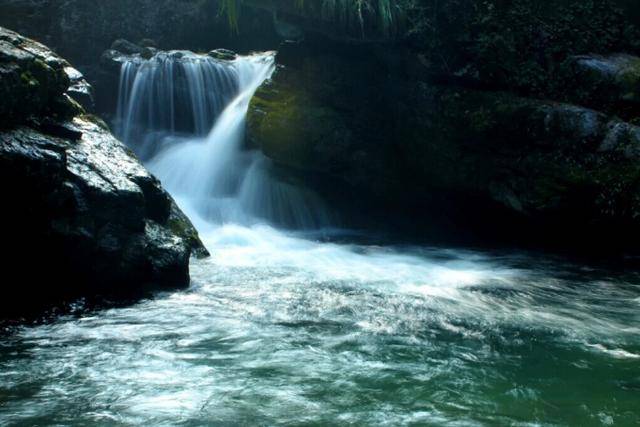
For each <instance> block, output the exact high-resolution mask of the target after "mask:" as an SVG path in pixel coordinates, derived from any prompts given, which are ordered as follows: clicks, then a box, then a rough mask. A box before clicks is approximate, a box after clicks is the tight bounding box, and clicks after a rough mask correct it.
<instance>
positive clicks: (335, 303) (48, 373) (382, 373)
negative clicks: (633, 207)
mask: <svg viewBox="0 0 640 427" xmlns="http://www.w3.org/2000/svg"><path fill="white" fill-rule="evenodd" d="M272 71H273V58H272V56H270V55H266V56H265V55H257V56H253V57H247V58H240V59H238V60H237V61H235V62H233V63H218V62H215V61H212V60H211V59H208V58H204V57H202V56H197V55H193V54H184V53H180V52H178V53H170V54H169V55H167V54H162V55H161V56H158V57H157V58H154V59H152V60H148V61H140V60H138V61H137V62H131V63H127V64H125V65H124V66H123V79H122V84H121V103H120V107H119V114H120V115H121V121H122V122H124V123H125V124H124V125H123V127H122V129H124V130H123V131H122V132H121V133H120V136H121V138H122V139H123V140H124V141H126V142H127V143H128V144H130V146H131V147H132V148H133V149H135V150H137V152H138V154H139V155H140V157H141V158H142V159H143V160H145V162H146V164H147V166H148V167H149V168H150V169H151V170H152V171H153V172H154V173H156V174H157V175H158V176H159V177H160V178H161V180H162V182H163V184H164V185H165V187H166V188H167V189H168V190H169V191H170V192H171V193H172V194H173V195H174V196H175V197H176V199H177V200H178V202H179V204H180V205H181V207H182V208H183V209H184V210H185V212H186V213H187V214H188V215H189V216H190V218H192V220H193V221H194V223H195V225H196V226H197V228H198V229H199V231H200V234H201V236H202V238H203V240H204V242H205V244H206V246H207V247H208V249H209V250H210V252H211V254H212V256H211V258H208V259H204V260H193V261H192V263H191V276H192V284H191V287H190V288H189V289H188V290H183V291H177V292H172V293H161V294H157V295H155V296H154V297H153V298H150V299H146V300H143V301H140V302H137V303H135V304H133V305H130V306H127V307H119V308H112V309H104V310H98V311H91V312H85V313H84V314H81V315H79V316H78V315H76V316H66V317H59V318H57V319H55V320H53V321H51V322H48V323H46V324H41V325H36V326H22V327H20V328H17V329H16V330H14V331H12V332H11V333H10V334H8V335H4V336H1V337H0V425H2V426H4V425H7V426H9V425H11V426H13V425H24V426H33V425H47V426H49V425H55V426H62V425H64V426H94V425H96V426H102V425H114V426H119V425H121V426H127V425H149V426H164V425H167V426H168V425H183V426H205V425H207V426H208V425H214V426H217V425H220V426H227V425H231V426H233V425H246V426H256V425H317V426H324V425H327V426H336V425H371V426H381V425H389V426H397V425H435V426H440V425H441V426H476V425H477V426H485V425H486V426H494V425H512V426H614V425H615V426H635V425H640V273H634V272H626V273H625V272H620V271H608V270H603V269H596V268H590V267H587V266H584V265H580V264H572V263H570V262H567V261H563V260H562V259H557V258H552V257H550V256H546V255H543V254H530V253H529V254H527V253H518V252H513V251H509V252H505V251H486V250H484V251H480V250H468V249H459V248H443V247H430V246H425V245H414V246H411V245H407V244H398V243H395V242H394V240H393V239H390V238H380V237H376V236H373V235H370V234H367V233H364V234H362V233H361V234H358V233H354V232H350V231H348V230H339V229H336V228H335V227H334V228H331V227H329V228H328V225H331V224H335V218H334V216H333V213H332V212H331V209H327V207H326V206H324V205H323V203H322V201H321V200H320V199H319V198H318V197H317V196H316V195H314V194H313V192H311V191H309V190H306V189H303V188H299V187H297V186H296V185H293V184H291V183H290V182H282V181H279V180H278V179H277V178H276V177H274V176H272V175H271V173H270V163H269V161H268V160H267V159H266V158H264V156H262V155H260V154H259V153H255V152H247V151H246V150H244V149H243V148H242V141H243V129H244V118H245V116H246V112H247V108H248V103H249V100H250V99H251V96H252V94H253V92H254V91H255V90H256V89H257V87H258V86H259V85H260V84H261V83H262V81H263V80H264V79H266V78H268V77H269V75H270V73H271V72H272ZM185 82H186V83H185ZM179 88H183V89H184V88H188V94H189V96H190V97H189V98H188V99H185V98H181V97H180V96H181V95H180V93H181V92H179V90H183V89H179ZM221 88H222V89H224V90H222V89H221ZM177 91H178V92H177ZM214 95H215V96H214ZM234 96H235V97H234ZM154 97H158V99H156V98H154ZM167 100H169V101H167ZM225 103H228V105H227V107H226V108H225V109H224V111H222V112H220V113H219V115H218V116H216V112H217V111H218V110H222V108H221V107H220V106H221V105H223V104H225ZM180 105H183V106H184V105H186V106H189V105H191V106H192V107H193V108H192V110H189V108H188V107H184V108H187V112H190V113H189V114H186V117H187V118H193V119H194V120H195V123H196V125H197V126H195V130H196V131H197V132H195V133H194V134H192V135H190V136H188V137H185V136H184V135H182V133H181V132H182V131H180V132H178V131H177V130H176V129H177V128H178V127H180V126H184V123H181V122H180V120H183V121H184V120H185V119H184V117H185V114H181V115H177V116H174V112H175V111H177V109H178V107H179V106H180ZM165 107H167V108H165ZM209 113H210V114H209ZM213 117H217V118H216V119H215V123H216V124H215V126H214V127H213V129H212V130H211V132H210V133H209V134H208V135H207V134H206V132H203V131H202V129H203V128H204V123H205V122H206V121H207V120H214V119H213ZM136 118H138V119H136ZM143 119H144V120H143ZM179 119H180V120H179ZM187 121H188V120H187ZM141 135H147V136H149V138H142V137H141ZM167 135H169V137H167ZM138 142H139V144H138ZM292 229H297V230H320V231H305V232H303V231H287V230H292ZM34 264H36V265H37V260H36V259H34Z"/></svg>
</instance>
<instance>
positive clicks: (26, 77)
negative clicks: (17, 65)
mask: <svg viewBox="0 0 640 427" xmlns="http://www.w3.org/2000/svg"><path fill="white" fill-rule="evenodd" d="M20 80H21V81H22V83H23V84H25V85H26V86H29V87H31V88H36V87H38V86H39V85H40V83H39V82H38V80H37V79H36V78H35V77H34V76H33V74H31V72H30V71H28V70H27V71H24V72H22V73H21V74H20Z"/></svg>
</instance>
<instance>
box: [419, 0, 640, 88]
mask: <svg viewBox="0 0 640 427" xmlns="http://www.w3.org/2000/svg"><path fill="white" fill-rule="evenodd" d="M617 4H618V3H617V2H616V1H615V0H555V1H545V2H542V1H531V0H482V1H478V0H439V1H438V0H423V1H415V2H414V3H413V5H409V6H408V11H407V14H408V16H410V17H412V21H411V24H412V26H411V28H412V33H413V41H414V43H415V44H417V48H418V49H420V50H422V51H424V52H425V54H426V56H427V57H428V59H429V63H430V64H432V66H433V67H434V68H436V69H438V70H440V71H442V72H445V73H448V74H451V73H457V74H459V75H461V76H464V77H466V78H469V79H472V80H476V81H479V82H483V84H486V85H490V86H495V87H498V88H502V89H508V90H512V91H515V92H518V93H522V94H526V95H534V96H546V95H548V94H551V93H554V94H555V95H556V96H554V98H555V99H559V97H558V96H557V94H558V93H562V91H563V90H564V89H565V86H566V85H567V83H568V82H567V79H569V78H570V76H569V74H570V73H568V71H569V69H568V62H567V59H568V58H569V57H570V56H572V55H578V54H589V53H611V52H634V51H638V50H639V49H640V45H639V43H640V36H639V33H638V29H637V28H636V27H634V25H633V24H632V21H631V20H630V19H628V17H627V15H625V12H623V10H622V9H620V8H619V7H617Z"/></svg>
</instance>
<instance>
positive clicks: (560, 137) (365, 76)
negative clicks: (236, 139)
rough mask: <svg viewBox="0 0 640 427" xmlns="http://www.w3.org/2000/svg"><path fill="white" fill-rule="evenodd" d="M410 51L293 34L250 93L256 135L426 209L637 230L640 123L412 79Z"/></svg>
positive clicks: (537, 231) (555, 233)
mask: <svg viewBox="0 0 640 427" xmlns="http://www.w3.org/2000/svg"><path fill="white" fill-rule="evenodd" d="M409 60H410V55H403V54H402V52H397V55H396V57H395V58H392V59H391V60H389V58H382V57H381V56H380V53H379V51H378V50H377V48H375V47H371V46H369V47H362V48H360V49H355V48H354V47H351V48H350V51H349V54H348V55H345V54H344V52H341V51H340V50H339V49H331V48H329V49H327V50H325V51H322V50H321V51H318V48H317V47H313V48H308V47H307V46H305V44H287V45H285V46H284V47H283V49H282V50H281V51H280V53H279V55H278V62H279V67H278V69H277V71H276V73H275V74H274V76H273V78H272V80H271V81H270V82H268V83H267V84H266V85H264V86H263V87H262V88H260V89H259V90H258V91H257V93H256V96H255V97H254V99H253V101H252V103H251V106H250V111H249V115H248V141H249V143H250V144H252V145H253V146H255V147H258V148H260V149H262V150H263V151H264V153H265V154H266V155H267V156H269V157H271V158H272V159H273V160H274V161H275V162H276V163H278V164H280V165H282V166H285V167H288V168H290V169H295V170H297V171H299V172H303V173H305V172H306V173H311V174H318V173H320V174H325V175H326V176H327V177H331V178H332V180H331V181H330V182H334V181H333V179H336V178H337V179H340V180H342V181H343V182H345V183H346V184H348V185H349V187H351V188H353V189H355V194H359V195H360V196H361V197H362V198H365V197H373V199H374V200H378V201H379V203H378V205H382V206H386V207H392V208H391V209H392V210H395V211H402V210H404V211H410V212H413V214H414V216H415V219H416V220H417V221H425V220H426V221H428V220H429V219H428V217H429V216H430V215H427V213H428V211H431V212H430V213H433V211H444V212H446V213H444V216H446V217H447V218H448V219H449V220H451V221H453V223H454V226H455V227H462V226H468V225H473V226H475V227H478V228H480V229H483V230H493V231H496V230H498V231H500V230H504V231H506V230H509V231H506V233H507V234H510V237H515V238H516V239H519V238H522V239H524V238H525V237H526V238H530V237H532V238H534V239H540V240H542V241H547V242H552V241H553V242H555V243H558V244H562V245H565V244H569V245H570V244H574V243H575V244H577V245H582V244H583V243H586V244H588V245H589V246H591V247H593V246H598V245H600V242H601V241H602V239H607V240H608V241H609V243H610V244H615V245H617V244H629V245H635V244H636V243H635V241H634V239H636V238H637V237H638V235H639V230H640V162H638V157H637V156H638V150H639V149H640V140H639V139H638V135H640V128H639V127H637V126H634V125H632V124H631V123H628V122H625V121H622V120H620V119H618V118H616V117H615V116H611V115H608V114H606V113H602V112H599V111H596V110H592V109H589V108H585V107H580V106H576V105H571V104H566V103H559V102H553V101H544V100H537V99H532V98H523V97H519V96H516V95H514V94H511V93H508V92H500V91H483V90H477V89H469V88H465V87H462V86H457V85H451V83H448V84H445V85H442V84H435V83H433V82H429V81H427V80H423V81H420V80H412V79H406V78H403V77H402V74H401V73H402V70H410V69H411V68H412V67H410V66H408V65H407V64H406V61H409ZM390 64H391V65H390ZM394 64H395V65H394ZM372 70H374V71H372ZM399 70H400V71H399ZM333 188H334V189H333V190H332V189H329V191H343V188H344V186H333ZM352 200H353V199H351V201H352ZM436 201H437V202H436ZM469 212H474V214H473V215H469V214H468V213H469ZM505 218H508V221H505ZM468 222H473V224H467V223H468ZM507 222H509V223H507ZM510 225H513V230H511V229H510V228H509V226H510ZM586 230H589V232H588V233H587V232H586ZM493 231H492V232H493ZM512 231H514V232H512ZM576 239H579V241H578V240H576ZM583 240H584V241H585V242H583Z"/></svg>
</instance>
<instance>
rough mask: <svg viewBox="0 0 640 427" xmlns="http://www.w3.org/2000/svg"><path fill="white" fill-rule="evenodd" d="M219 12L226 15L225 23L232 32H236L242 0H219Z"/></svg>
mask: <svg viewBox="0 0 640 427" xmlns="http://www.w3.org/2000/svg"><path fill="white" fill-rule="evenodd" d="M219 2H220V14H221V15H225V16H226V17H227V23H228V24H229V28H230V29H231V31H232V32H236V33H237V32H238V19H239V17H240V8H241V7H242V0H219Z"/></svg>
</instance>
